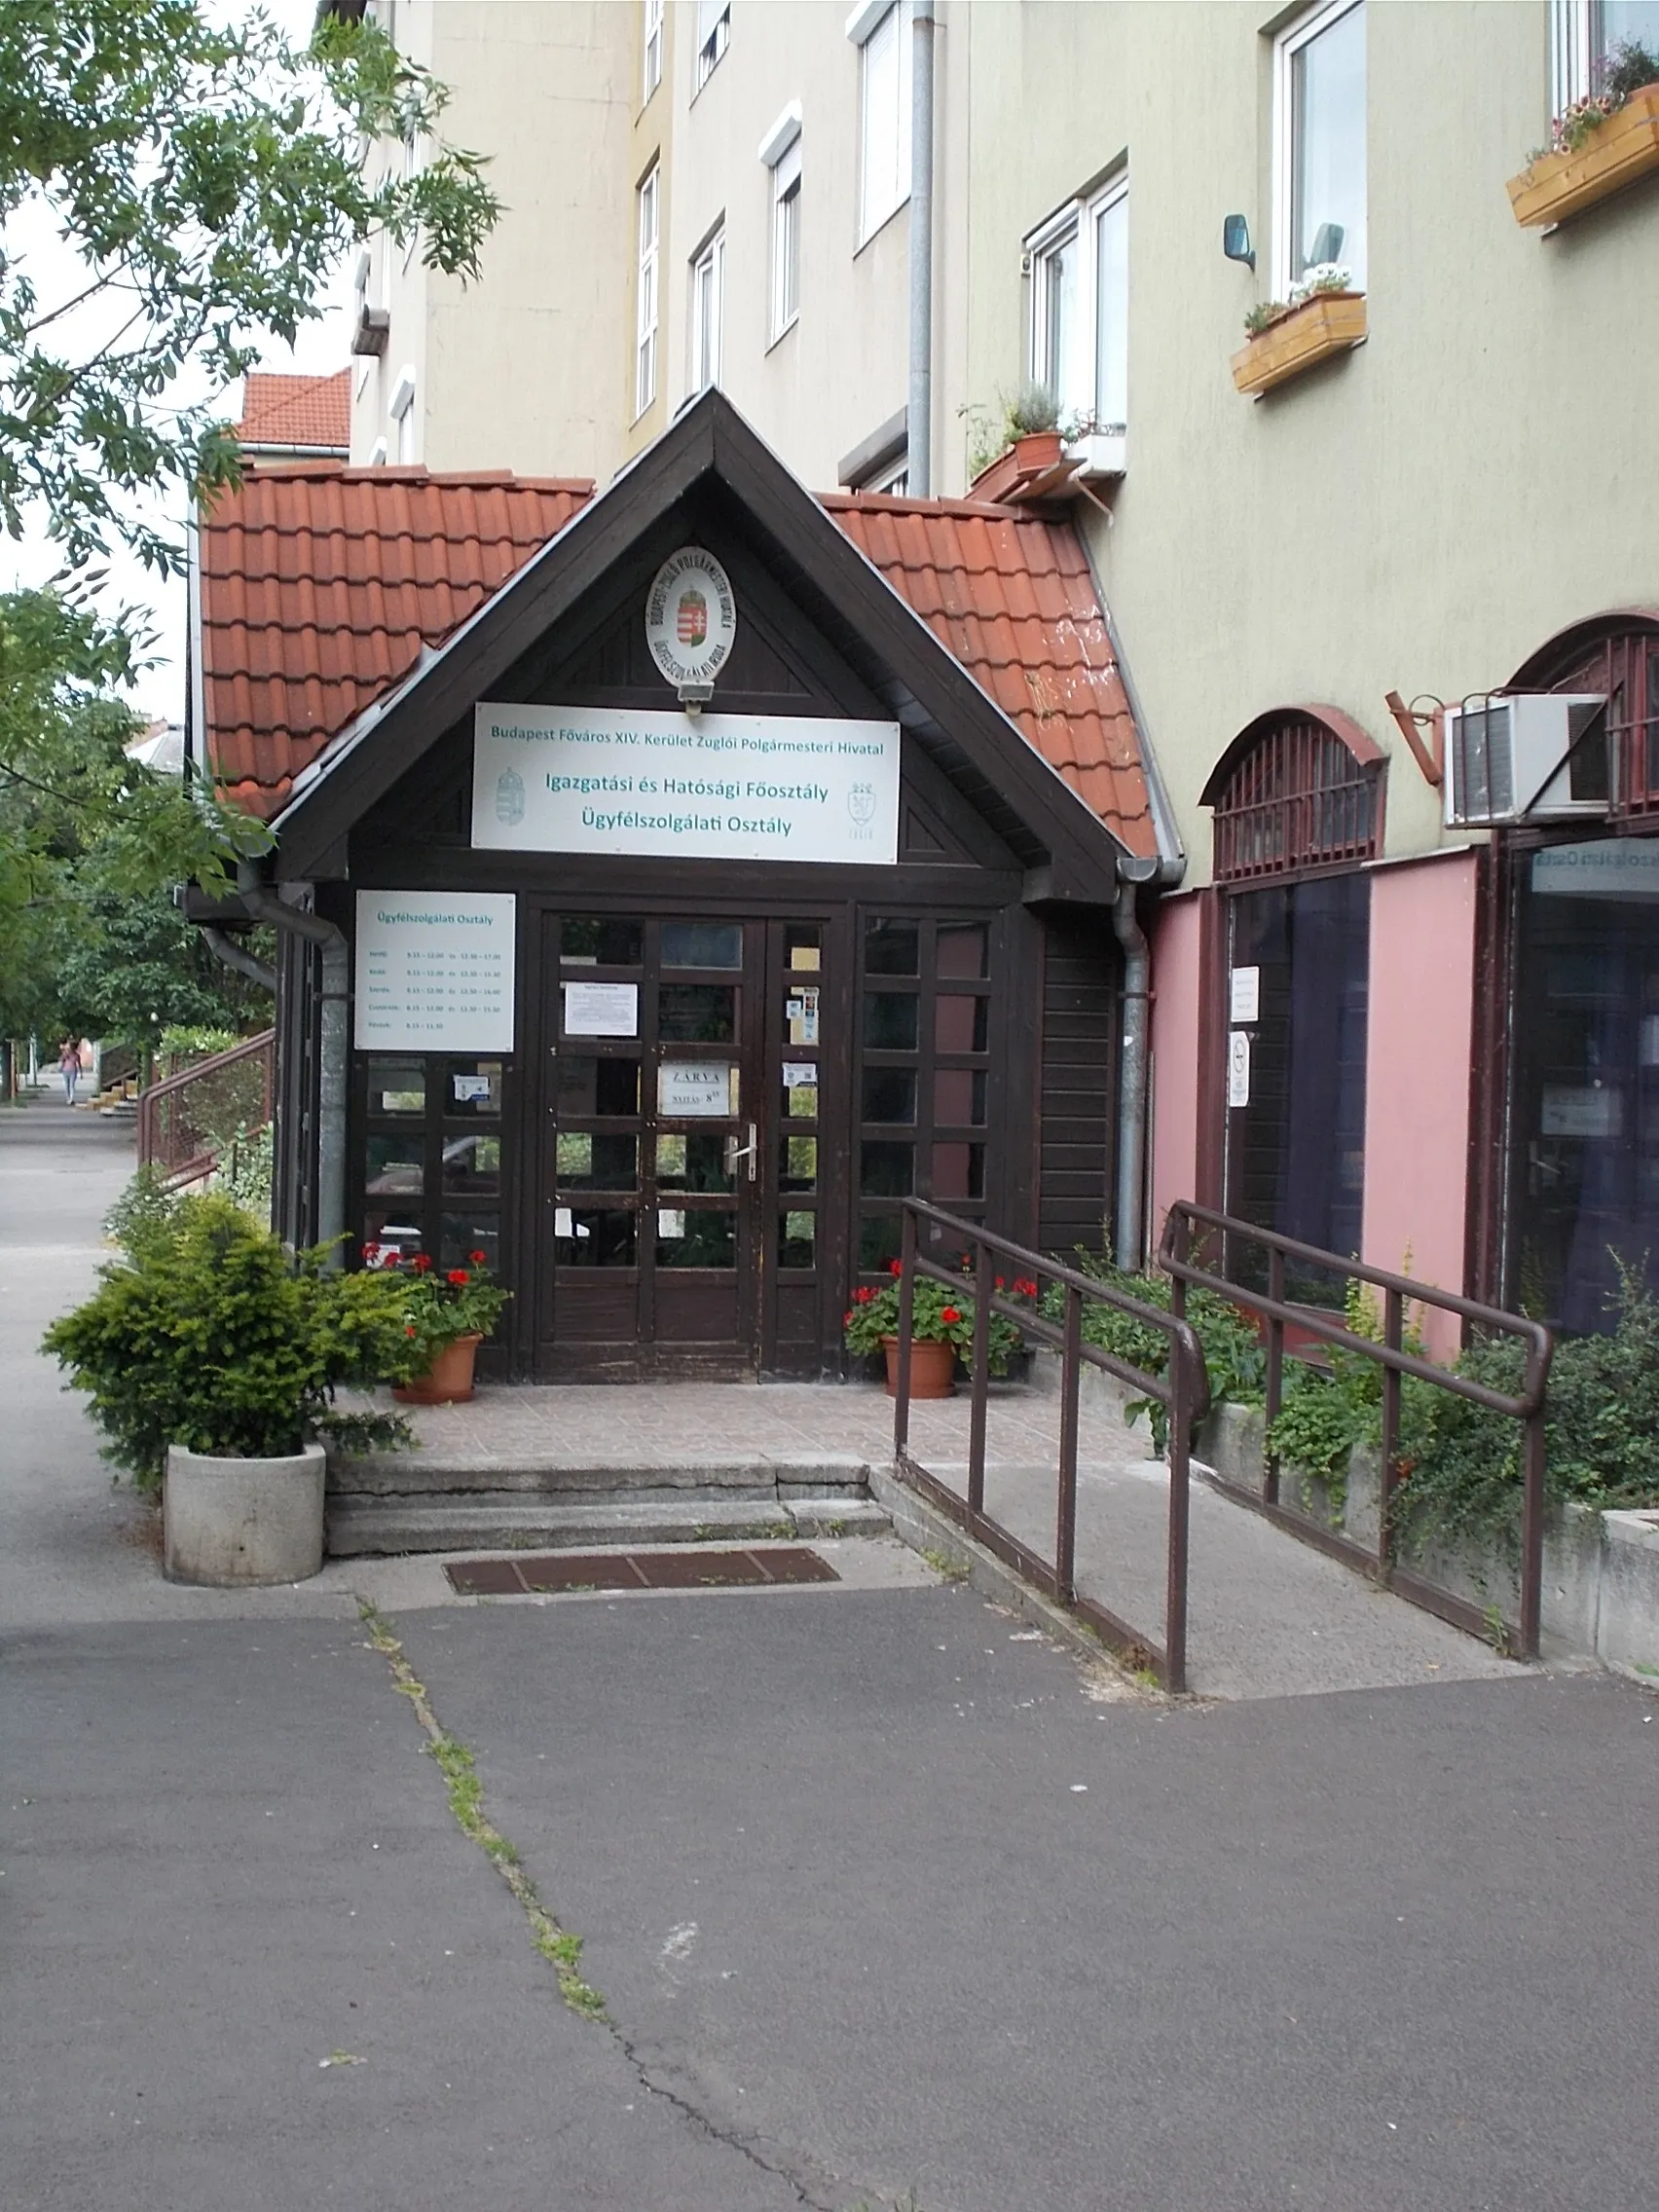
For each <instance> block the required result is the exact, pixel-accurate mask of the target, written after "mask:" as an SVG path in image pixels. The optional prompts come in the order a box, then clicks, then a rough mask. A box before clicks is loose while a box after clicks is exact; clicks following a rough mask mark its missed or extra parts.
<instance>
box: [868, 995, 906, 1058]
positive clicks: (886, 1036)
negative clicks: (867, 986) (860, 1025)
mask: <svg viewBox="0 0 1659 2212" xmlns="http://www.w3.org/2000/svg"><path fill="white" fill-rule="evenodd" d="M916 1036H917V1029H916V997H915V993H914V992H912V991H866V993H865V1002H864V1041H865V1043H866V1046H867V1047H868V1048H869V1050H870V1051H872V1052H913V1051H915V1050H916Z"/></svg>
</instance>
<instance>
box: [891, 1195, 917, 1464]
mask: <svg viewBox="0 0 1659 2212" xmlns="http://www.w3.org/2000/svg"><path fill="white" fill-rule="evenodd" d="M900 1238H901V1241H900V1246H899V1252H900V1258H899V1373H898V1375H897V1376H896V1377H895V1378H894V1386H893V1456H894V1457H895V1458H896V1459H902V1458H903V1456H904V1454H905V1452H906V1451H907V1450H908V1449H909V1443H910V1326H911V1322H912V1320H913V1319H914V1315H915V1305H916V1217H915V1215H914V1214H913V1213H912V1212H911V1211H910V1209H909V1207H908V1206H906V1207H905V1208H904V1213H903V1227H902V1229H901V1231H900Z"/></svg>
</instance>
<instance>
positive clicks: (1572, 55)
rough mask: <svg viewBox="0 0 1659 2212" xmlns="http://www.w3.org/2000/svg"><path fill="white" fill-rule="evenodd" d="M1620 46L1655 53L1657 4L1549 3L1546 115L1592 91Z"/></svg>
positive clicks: (1616, 0)
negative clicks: (1606, 64) (1643, 49)
mask: <svg viewBox="0 0 1659 2212" xmlns="http://www.w3.org/2000/svg"><path fill="white" fill-rule="evenodd" d="M1621 46H1644V47H1645V48H1646V49H1647V51H1648V53H1649V54H1659V0H1551V5H1550V64H1551V67H1550V103H1551V112H1552V113H1553V114H1555V115H1559V114H1560V113H1561V111H1562V109H1563V108H1566V107H1570V106H1571V105H1572V102H1573V101H1574V100H1581V99H1582V98H1583V97H1584V95H1585V94H1586V92H1595V91H1597V90H1598V89H1599V83H1600V79H1601V75H1602V70H1603V66H1604V63H1605V62H1607V61H1608V60H1610V59H1611V57H1612V55H1614V54H1615V53H1616V52H1617V50H1618V49H1619V48H1620V47H1621Z"/></svg>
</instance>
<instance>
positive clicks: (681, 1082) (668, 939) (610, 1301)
mask: <svg viewBox="0 0 1659 2212" xmlns="http://www.w3.org/2000/svg"><path fill="white" fill-rule="evenodd" d="M545 926H546V930H547V940H546V942H545V945H544V974H545V976H546V978H547V992H548V1001H549V1003H548V1004H547V1005H546V1007H545V1028H544V1035H545V1036H546V1037H547V1038H548V1039H549V1040H550V1054H551V1070H552V1080H551V1085H550V1091H551V1095H550V1099H549V1106H548V1113H547V1116H546V1124H547V1136H546V1141H545V1143H544V1147H543V1162H542V1177H541V1185H542V1200H543V1204H542V1213H543V1220H544V1237H543V1243H544V1249H545V1251H546V1253H547V1255H548V1257H549V1260H550V1266H549V1268H548V1270H547V1271H546V1273H545V1275H544V1299H545V1301H546V1303H545V1304H544V1308H543V1315H544V1318H543V1323H542V1328H541V1331H540V1334H541V1336H542V1340H543V1356H542V1358H541V1360H540V1362H539V1365H540V1366H541V1368H542V1371H543V1372H545V1373H550V1374H556V1375H567V1376H571V1377H577V1376H584V1375H586V1376H592V1377H594V1378H595V1379H600V1378H608V1377H615V1378H617V1379H621V1378H625V1377H626V1378H634V1377H639V1376H643V1375H649V1374H659V1373H660V1374H676V1373H679V1374H698V1373H703V1374H710V1375H729V1374H744V1373H754V1372H755V1371H756V1367H757V1364H758V1363H759V1361H760V1359H761V1356H762V1346H763V1339H764V1338H765V1337H766V1335H767V1333H768V1327H769V1324H771V1323H772V1322H773V1320H774V1318H775V1314H776V1309H777V1303H778V1302H777V1296H776V1278H777V1277H778V1276H779V1275H780V1274H782V1275H784V1276H786V1277H787V1278H788V1280H789V1281H790V1282H791V1284H792V1285H793V1286H795V1287H798V1289H800V1290H808V1289H809V1288H811V1287H813V1286H815V1285H816V1281H817V1263H818V1257H819V1253H818V1235H817V1232H818V1217H819V1207H820V1204H821V1199H822V1194H821V1192H820V1190H819V1175H818V1170H819V1154H820V1148H819V1143H818V1122H817V1107H818V1057H819V1051H820V1042H819V1040H820V1022H821V999H822V993H823V989H824V974H823V969H822V966H821V962H822V959H823V937H824V933H823V930H822V928H821V926H820V925H819V924H818V923H813V922H803V923H789V922H778V921H770V922H769V921H765V920H758V919H754V918H748V919H729V918H726V917H709V916H698V917H694V918H686V919H676V918H673V917H666V918H658V917H656V916H652V915H607V914H593V913H567V914H560V915H558V916H549V917H548V919H547V922H546V925H545Z"/></svg>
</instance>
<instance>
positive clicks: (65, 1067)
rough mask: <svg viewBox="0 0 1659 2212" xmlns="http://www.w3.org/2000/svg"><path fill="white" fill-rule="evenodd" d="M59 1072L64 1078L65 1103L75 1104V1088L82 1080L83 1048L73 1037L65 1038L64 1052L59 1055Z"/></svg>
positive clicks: (68, 1104) (66, 1104)
mask: <svg viewBox="0 0 1659 2212" xmlns="http://www.w3.org/2000/svg"><path fill="white" fill-rule="evenodd" d="M57 1072H58V1073H59V1074H60V1075H61V1076H62V1078H63V1103H64V1105H65V1106H73V1105H74V1103H75V1086H76V1085H77V1084H78V1083H79V1082H80V1080H81V1048H80V1046H79V1044H78V1043H77V1042H76V1040H75V1039H74V1038H73V1037H65V1038H64V1040H63V1050H62V1051H61V1052H59V1053H58V1055H57Z"/></svg>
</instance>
